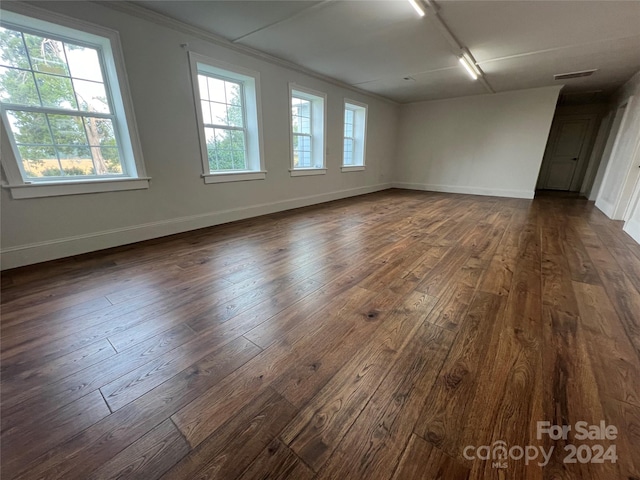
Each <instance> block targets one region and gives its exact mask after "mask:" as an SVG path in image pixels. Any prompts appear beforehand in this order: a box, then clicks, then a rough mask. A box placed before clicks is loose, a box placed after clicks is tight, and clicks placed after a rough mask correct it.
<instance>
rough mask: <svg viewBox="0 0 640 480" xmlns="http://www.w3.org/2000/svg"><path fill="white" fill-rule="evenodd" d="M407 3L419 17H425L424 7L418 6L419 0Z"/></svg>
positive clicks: (410, 0)
mask: <svg viewBox="0 0 640 480" xmlns="http://www.w3.org/2000/svg"><path fill="white" fill-rule="evenodd" d="M409 3H410V4H411V6H412V7H413V8H414V10H415V11H416V12H417V13H418V15H420V16H421V17H424V16H425V13H426V12H425V11H424V7H423V6H422V5H421V4H420V0H409Z"/></svg>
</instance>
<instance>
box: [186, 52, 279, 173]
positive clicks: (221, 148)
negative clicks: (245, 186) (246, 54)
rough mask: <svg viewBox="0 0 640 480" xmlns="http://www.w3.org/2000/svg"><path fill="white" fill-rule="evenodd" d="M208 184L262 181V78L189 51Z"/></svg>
mask: <svg viewBox="0 0 640 480" xmlns="http://www.w3.org/2000/svg"><path fill="white" fill-rule="evenodd" d="M190 58H191V67H192V75H193V78H194V94H195V97H196V110H197V113H198V124H199V130H200V146H201V151H202V162H203V168H204V175H203V176H204V178H205V181H206V182H207V183H218V182H227V181H236V180H259V179H264V178H265V174H266V172H265V171H264V167H263V165H262V162H261V159H262V155H261V141H260V136H261V134H260V128H259V122H260V115H259V100H258V97H259V83H258V81H259V75H258V73H257V72H252V71H248V70H246V69H242V68H240V67H235V66H231V65H227V64H223V63H221V62H217V61H215V60H212V59H209V58H206V57H203V56H201V55H198V54H195V53H193V52H192V53H191V54H190Z"/></svg>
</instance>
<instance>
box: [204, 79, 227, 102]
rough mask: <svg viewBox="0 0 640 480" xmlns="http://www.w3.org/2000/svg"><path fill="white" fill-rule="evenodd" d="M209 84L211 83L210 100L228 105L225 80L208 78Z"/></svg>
mask: <svg viewBox="0 0 640 480" xmlns="http://www.w3.org/2000/svg"><path fill="white" fill-rule="evenodd" d="M207 82H208V83H209V100H211V101H213V102H219V103H227V102H226V99H227V95H226V93H225V88H224V80H219V79H217V78H211V77H208V78H207Z"/></svg>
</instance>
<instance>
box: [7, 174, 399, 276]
mask: <svg viewBox="0 0 640 480" xmlns="http://www.w3.org/2000/svg"><path fill="white" fill-rule="evenodd" d="M388 188H391V184H388V183H381V184H378V185H370V186H365V187H358V188H351V189H347V190H339V191H336V192H328V193H322V194H318V195H310V196H306V197H298V198H292V199H288V200H281V201H277V202H270V203H262V204H258V205H253V206H250V207H245V208H234V209H230V210H222V211H219V212H211V213H203V214H199V215H189V216H186V217H178V218H173V219H169V220H162V221H159V222H150V223H144V224H141V225H134V226H130V227H123V228H116V229H113V230H104V231H100V232H94V233H88V234H85V235H76V236H72V237H65V238H58V239H54V240H47V241H44V242H36V243H30V244H27V245H19V246H16V247H8V248H4V249H2V250H1V251H0V253H1V254H2V267H1V268H2V269H3V270H5V269H9V268H16V267H21V266H24V265H31V264H33V263H39V262H46V261H48V260H55V259H58V258H63V257H68V256H72V255H80V254H82V253H87V252H93V251H96V250H102V249H105V248H111V247H117V246H120V245H126V244H129V243H135V242H141V241H144V240H150V239H152V238H158V237H164V236H167V235H173V234H176V233H183V232H187V231H190V230H196V229H199V228H205V227H211V226H214V225H220V224H223V223H229V222H234V221H237V220H243V219H246V218H251V217H257V216H260V215H267V214H270V213H275V212H281V211H284V210H291V209H293V208H300V207H306V206H309V205H315V204H318V203H324V202H330V201H332V200H339V199H341V198H348V197H354V196H357V195H364V194H367V193H373V192H378V191H381V190H386V189H388Z"/></svg>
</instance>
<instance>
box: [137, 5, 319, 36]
mask: <svg viewBox="0 0 640 480" xmlns="http://www.w3.org/2000/svg"><path fill="white" fill-rule="evenodd" d="M136 3H138V4H140V5H142V6H144V7H146V8H149V9H151V10H154V11H156V12H159V13H162V14H164V15H168V16H170V17H172V18H175V19H177V20H180V21H182V22H185V23H188V24H190V25H193V26H195V27H199V28H202V29H203V30H207V31H209V32H211V33H215V34H216V35H220V36H221V37H224V38H227V39H229V40H234V39H236V38H239V37H242V36H243V35H246V34H248V33H250V32H253V31H255V30H258V29H260V28H263V27H265V26H267V25H271V24H273V23H275V22H278V21H281V20H283V19H286V18H290V17H291V16H292V15H296V14H298V13H299V12H301V11H302V10H306V9H308V8H310V7H313V6H314V5H316V4H317V3H320V2H319V1H287V0H282V1H251V2H246V1H240V0H230V1H191V0H183V1H157V0H156V1H150V0H147V1H139V2H136Z"/></svg>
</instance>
